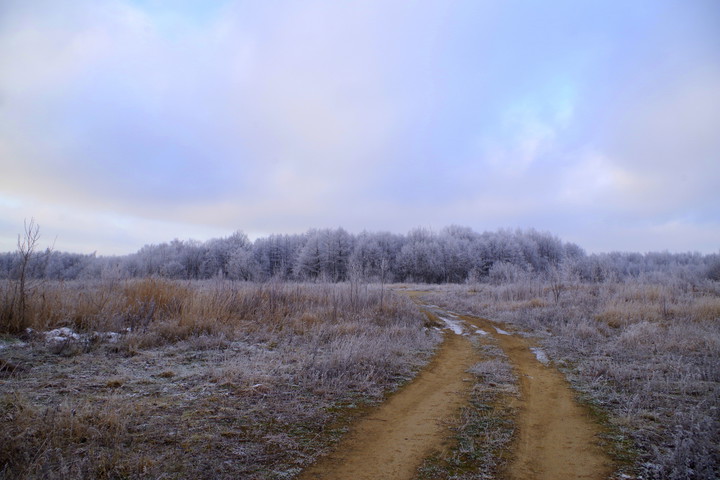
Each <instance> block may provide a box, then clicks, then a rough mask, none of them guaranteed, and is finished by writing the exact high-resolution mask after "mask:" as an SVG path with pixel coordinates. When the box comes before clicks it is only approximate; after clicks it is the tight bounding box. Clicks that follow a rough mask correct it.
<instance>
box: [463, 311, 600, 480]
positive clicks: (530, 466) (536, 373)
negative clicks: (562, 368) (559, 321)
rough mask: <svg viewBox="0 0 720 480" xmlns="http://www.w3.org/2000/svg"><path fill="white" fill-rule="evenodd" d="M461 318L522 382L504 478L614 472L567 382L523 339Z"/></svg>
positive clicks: (555, 478) (561, 478)
mask: <svg viewBox="0 0 720 480" xmlns="http://www.w3.org/2000/svg"><path fill="white" fill-rule="evenodd" d="M461 318H462V319H463V320H465V321H466V322H467V323H469V324H471V325H475V326H476V327H479V328H482V329H483V330H485V331H487V332H489V333H490V334H492V335H493V336H494V337H495V338H496V339H497V340H498V341H499V343H500V347H501V348H502V349H503V351H504V352H505V354H506V355H507V356H508V357H509V358H510V362H511V363H512V364H513V367H514V368H515V371H516V374H517V375H519V378H520V399H519V400H518V402H519V407H520V413H519V416H518V418H517V419H516V425H517V430H518V437H517V439H516V443H515V451H514V455H513V460H512V462H511V464H510V466H509V468H508V471H507V476H508V478H510V479H512V480H526V479H527V480H579V479H592V480H604V479H607V478H608V477H609V476H610V474H611V473H612V470H613V468H612V463H611V461H610V458H609V457H608V456H607V454H606V453H605V452H604V451H603V450H602V449H601V448H600V447H599V446H598V445H597V441H598V438H597V437H596V435H597V433H598V432H599V427H598V425H597V424H596V423H595V422H593V420H592V418H591V417H590V416H589V414H588V412H587V410H586V409H585V408H583V407H581V406H580V405H578V404H577V403H576V402H575V394H574V393H573V391H572V390H571V389H570V387H569V386H568V384H567V382H566V380H565V378H564V377H563V376H562V375H561V374H560V373H559V372H558V371H557V370H555V369H554V368H551V367H548V366H545V365H543V364H542V363H541V362H540V361H539V360H538V359H537V358H536V355H535V354H534V353H533V352H532V351H531V350H530V345H529V344H528V341H527V340H526V339H525V338H523V337H520V336H518V335H512V334H502V333H499V332H498V331H497V329H496V328H495V325H494V324H493V323H492V322H489V321H488V320H483V319H479V318H474V317H465V316H464V317H461ZM501 330H502V329H501ZM503 331H504V330H503ZM507 333H509V332H507Z"/></svg>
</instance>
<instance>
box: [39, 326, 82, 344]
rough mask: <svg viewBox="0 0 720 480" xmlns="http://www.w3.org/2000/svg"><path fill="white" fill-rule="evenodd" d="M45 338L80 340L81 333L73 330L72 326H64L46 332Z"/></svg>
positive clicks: (51, 339)
mask: <svg viewBox="0 0 720 480" xmlns="http://www.w3.org/2000/svg"><path fill="white" fill-rule="evenodd" d="M45 340H46V341H48V342H63V341H65V340H80V335H78V334H77V333H75V332H73V330H72V328H68V327H62V328H56V329H54V330H50V331H47V332H45Z"/></svg>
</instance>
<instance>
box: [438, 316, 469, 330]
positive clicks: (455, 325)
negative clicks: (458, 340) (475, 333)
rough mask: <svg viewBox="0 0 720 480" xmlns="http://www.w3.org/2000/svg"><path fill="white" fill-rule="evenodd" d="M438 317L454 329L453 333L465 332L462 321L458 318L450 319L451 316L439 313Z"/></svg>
mask: <svg viewBox="0 0 720 480" xmlns="http://www.w3.org/2000/svg"><path fill="white" fill-rule="evenodd" d="M438 318H439V319H440V320H442V321H443V322H445V325H446V326H447V328H449V329H450V330H452V331H453V333H455V334H457V335H462V334H463V328H462V322H460V321H458V320H450V319H449V318H446V317H441V316H439V315H438Z"/></svg>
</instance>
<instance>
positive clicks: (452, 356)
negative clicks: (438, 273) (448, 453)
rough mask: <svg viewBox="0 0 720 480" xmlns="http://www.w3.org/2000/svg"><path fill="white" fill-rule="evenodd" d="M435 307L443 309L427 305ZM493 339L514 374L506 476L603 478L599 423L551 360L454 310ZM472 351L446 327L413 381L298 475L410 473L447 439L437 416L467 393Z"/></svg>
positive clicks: (355, 479) (310, 479)
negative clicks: (514, 410)
mask: <svg viewBox="0 0 720 480" xmlns="http://www.w3.org/2000/svg"><path fill="white" fill-rule="evenodd" d="M432 310H433V311H435V312H436V313H438V314H439V315H445V314H448V312H443V311H441V310H440V309H439V308H437V307H435V306H432ZM449 316H450V317H453V318H455V319H461V320H462V321H463V322H465V323H466V324H468V325H472V326H473V327H475V328H474V329H470V330H476V329H477V328H481V329H483V330H484V331H485V332H486V334H489V335H491V336H493V337H494V338H495V339H497V341H498V343H499V344H500V347H501V348H502V350H503V351H504V352H505V353H506V355H507V356H508V358H509V360H510V362H511V363H512V365H513V368H514V370H515V373H516V374H517V375H518V376H519V379H520V398H519V399H517V400H516V401H517V402H518V407H519V415H518V418H517V419H516V426H517V430H518V436H517V438H516V440H515V444H514V451H513V454H512V458H513V460H512V461H511V462H510V465H509V467H508V469H507V470H506V472H505V474H504V476H503V478H507V479H509V480H579V479H588V480H605V479H607V478H608V477H609V476H610V474H611V473H612V470H613V469H612V462H611V461H610V458H609V457H608V456H607V454H605V452H603V450H602V449H601V448H600V447H599V446H598V445H597V437H596V435H597V433H598V432H599V428H598V426H597V425H596V424H595V423H594V422H593V420H592V419H591V417H590V416H589V414H588V412H587V411H586V410H585V409H584V408H583V407H581V406H580V405H578V404H577V403H576V402H575V397H574V393H573V391H572V390H571V389H570V387H569V386H568V384H567V382H566V381H565V379H564V377H563V376H562V375H561V374H560V373H559V372H558V371H557V370H555V369H554V368H551V367H548V366H545V365H544V364H543V363H541V362H540V361H539V360H538V359H537V358H536V356H535V354H534V353H533V352H532V351H531V350H530V344H529V342H528V340H527V339H525V338H523V337H521V336H519V335H513V334H511V333H510V332H506V331H505V330H503V329H502V328H501V327H500V330H498V328H496V327H497V325H496V324H494V323H492V322H490V321H488V320H484V319H480V318H475V317H469V316H459V317H458V316H456V315H452V314H449ZM477 360H478V357H477V355H476V353H475V352H474V351H473V348H472V345H471V343H470V341H469V340H468V338H467V337H465V336H461V335H457V334H455V333H450V332H447V333H446V338H445V340H444V341H443V343H442V344H441V346H440V347H439V350H438V352H437V354H436V356H435V358H434V359H433V360H432V362H431V363H430V364H429V365H428V367H426V368H425V369H424V370H423V371H422V372H420V374H419V375H418V376H417V377H416V378H415V380H413V382H412V383H410V384H409V385H407V386H406V387H404V388H403V389H402V390H400V391H399V392H397V393H396V394H394V395H393V396H391V397H390V399H389V400H388V401H387V402H385V403H384V404H382V405H381V406H379V407H378V408H377V409H375V410H374V411H372V412H371V413H370V414H368V415H367V416H365V417H363V418H361V419H360V420H359V421H358V422H356V424H355V425H353V427H352V429H351V431H350V432H349V433H348V434H347V435H346V437H345V438H344V439H343V440H341V442H340V443H339V444H338V446H337V448H336V449H335V451H334V452H332V453H331V454H330V455H328V456H327V457H324V458H322V459H321V460H320V461H318V462H317V463H316V464H314V465H312V466H311V467H309V468H308V469H307V470H306V471H305V472H303V474H301V476H300V477H299V479H300V480H350V479H352V480H365V479H367V480H370V479H372V480H380V479H392V480H410V479H412V478H413V477H414V476H415V473H416V470H417V467H418V466H420V464H421V463H422V461H423V459H424V458H426V457H427V456H429V455H430V454H431V453H433V452H435V451H438V450H443V449H444V448H447V447H448V446H449V445H450V444H449V443H448V442H449V441H448V437H449V435H450V432H449V430H448V429H447V428H446V427H445V426H444V425H443V421H445V420H449V419H451V418H452V417H453V416H454V415H455V414H456V413H457V412H458V410H459V408H460V407H461V406H462V405H463V404H464V403H465V402H466V401H467V393H468V389H469V387H470V385H471V383H470V382H468V381H467V380H469V377H470V375H469V374H467V373H466V371H467V369H468V368H470V367H471V366H472V365H473V364H474V363H475V362H476V361H477Z"/></svg>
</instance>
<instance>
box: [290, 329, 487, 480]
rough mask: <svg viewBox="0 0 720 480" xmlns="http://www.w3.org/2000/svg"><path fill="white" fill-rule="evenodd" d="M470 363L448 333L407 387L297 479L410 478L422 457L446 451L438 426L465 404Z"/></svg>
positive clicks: (463, 345) (468, 352)
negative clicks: (443, 449) (429, 360)
mask: <svg viewBox="0 0 720 480" xmlns="http://www.w3.org/2000/svg"><path fill="white" fill-rule="evenodd" d="M475 358H476V357H475V354H474V352H473V349H472V346H471V345H470V342H468V341H467V340H466V339H465V338H462V337H461V336H459V335H455V334H452V333H449V334H448V335H447V337H446V338H445V340H444V341H443V343H442V344H441V345H440V347H439V350H438V352H437V354H436V355H435V357H434V359H433V360H432V361H431V363H430V364H429V365H428V366H427V367H426V368H425V369H424V370H423V371H422V372H421V373H420V374H419V375H418V376H417V377H416V379H415V380H414V381H413V382H412V383H410V384H409V385H407V386H406V387H404V388H403V389H402V390H400V391H399V392H397V393H395V394H394V395H392V396H391V397H390V398H389V399H388V401H387V402H385V403H384V404H382V405H381V406H380V407H378V408H377V409H375V410H374V411H373V412H371V413H370V414H368V415H367V416H365V417H363V418H362V419H360V420H359V421H358V423H356V424H355V425H354V426H353V427H352V430H351V431H350V432H349V433H348V434H347V436H346V437H345V438H344V439H343V440H342V441H341V442H340V444H339V445H338V447H337V449H336V450H335V451H334V452H333V453H331V454H330V455H329V456H327V457H325V458H323V459H322V460H320V461H319V462H318V463H316V464H315V465H313V466H312V467H310V468H309V469H308V470H306V471H305V472H304V473H303V474H302V475H301V476H300V479H302V480H309V479H322V480H331V479H334V480H341V479H342V480H350V479H356V480H365V479H367V480H370V479H373V480H378V479H406V478H407V479H409V478H412V477H413V475H414V473H415V470H416V469H417V467H418V466H419V465H420V464H421V463H422V461H423V459H424V458H425V457H426V456H428V455H429V454H430V453H432V452H433V451H434V450H439V449H442V448H444V447H445V446H446V445H447V444H446V438H447V437H448V435H449V430H448V429H447V428H446V427H445V426H444V424H443V421H444V420H446V419H449V418H451V417H452V416H453V414H455V413H456V412H457V411H458V409H459V408H460V406H461V405H462V404H463V403H464V402H465V401H466V399H467V390H468V388H469V386H470V383H469V382H467V381H464V379H467V378H469V377H470V375H469V374H466V373H465V371H466V370H467V369H468V368H469V367H470V366H471V365H472V364H473V362H474V361H475Z"/></svg>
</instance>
